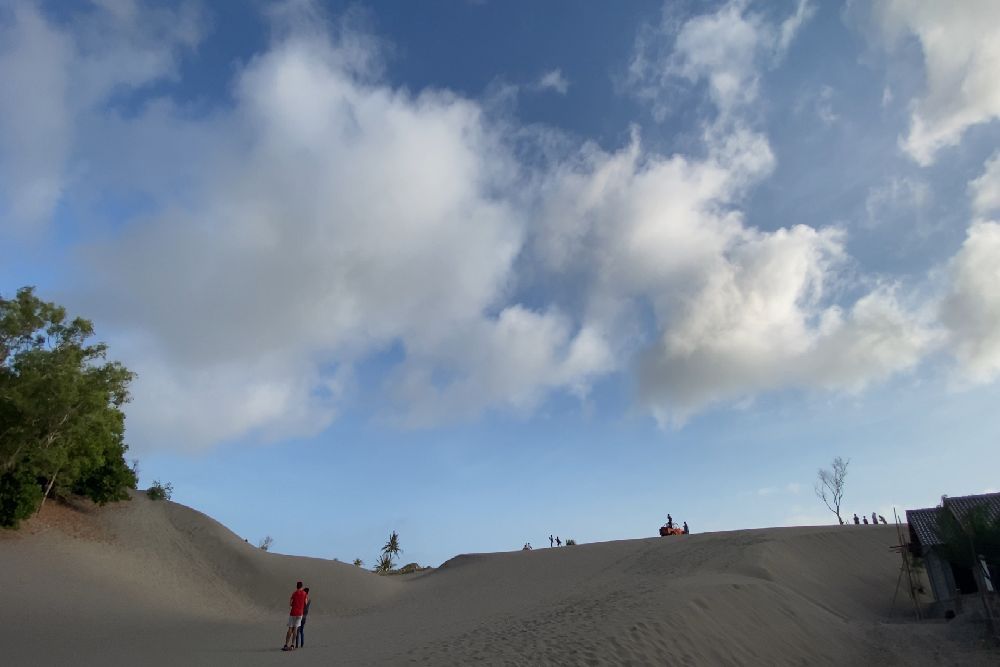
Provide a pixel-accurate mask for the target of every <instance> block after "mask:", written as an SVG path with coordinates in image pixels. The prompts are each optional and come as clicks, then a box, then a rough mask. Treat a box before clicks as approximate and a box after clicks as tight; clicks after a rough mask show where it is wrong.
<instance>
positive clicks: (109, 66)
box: [0, 0, 202, 228]
mask: <svg viewBox="0 0 1000 667" xmlns="http://www.w3.org/2000/svg"><path fill="white" fill-rule="evenodd" d="M2 16H3V15H0V17H2ZM6 18H7V21H6V22H2V18H0V81H3V83H4V94H3V95H2V96H0V212H3V213H4V216H3V217H4V218H5V221H6V224H7V225H8V226H9V227H18V228H26V227H27V228H31V227H37V226H38V225H39V224H41V223H44V222H45V221H47V220H48V218H49V216H50V215H51V214H52V212H53V210H54V209H55V207H56V205H57V204H58V202H59V200H60V198H61V196H62V194H63V191H64V189H65V187H66V180H67V179H68V178H70V177H71V175H70V174H69V173H67V170H68V162H69V160H70V156H71V154H72V153H73V151H74V148H75V146H76V142H77V139H78V136H77V135H78V133H79V131H80V126H81V124H82V123H84V122H85V120H86V116H87V114H88V113H91V112H93V111H94V110H95V109H96V108H97V107H99V106H101V105H102V104H103V103H105V102H106V101H107V100H108V98H109V97H110V96H112V95H121V94H122V93H123V92H127V91H130V90H134V89H137V88H139V87H141V86H144V85H147V84H149V83H152V82H154V81H157V80H161V79H164V78H168V77H171V76H173V75H174V74H175V73H176V68H177V64H178V61H179V58H180V57H181V55H182V54H183V53H184V52H186V51H188V50H190V49H191V48H193V47H194V46H196V45H197V44H198V42H199V40H200V37H201V32H202V28H201V26H202V20H201V17H200V15H199V13H198V12H197V11H196V10H195V9H194V8H193V7H191V6H187V5H184V6H181V7H180V8H179V9H177V10H166V9H153V8H151V7H148V6H145V5H143V4H141V3H139V2H138V1H132V0H119V1H115V2H112V1H110V0H106V1H103V2H96V3H94V8H93V11H91V12H88V13H85V14H81V15H79V16H76V17H74V18H75V19H76V21H77V23H76V29H74V30H72V31H70V30H68V29H66V28H63V27H59V26H57V25H55V24H54V23H53V22H52V21H49V20H48V19H47V18H46V17H45V16H44V15H42V14H41V12H40V11H39V9H38V7H37V6H36V4H35V3H30V2H15V3H14V4H13V6H12V8H11V11H10V13H9V14H7V15H6Z"/></svg>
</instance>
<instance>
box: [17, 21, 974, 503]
mask: <svg viewBox="0 0 1000 667" xmlns="http://www.w3.org/2000/svg"><path fill="white" fill-rule="evenodd" d="M108 7H109V8H108V9H104V10H101V11H102V12H105V13H107V14H109V15H111V14H113V15H114V16H115V17H116V18H115V21H118V22H120V24H121V25H125V26H130V28H129V30H132V31H134V32H136V33H137V34H145V32H144V31H145V30H146V28H145V27H144V26H146V25H147V24H146V22H145V21H143V20H142V16H144V14H143V15H138V14H136V13H135V12H146V11H149V10H148V9H130V8H133V7H134V6H133V5H131V4H130V3H127V2H126V3H121V4H119V5H114V6H112V5H110V4H109V5H108ZM113 8H118V10H116V11H119V13H115V12H114V11H112V9H113ZM307 9H308V8H307ZM808 13H809V12H808V6H807V5H806V4H805V3H800V4H799V5H798V10H797V12H796V13H795V14H794V15H793V16H792V17H790V18H788V19H786V21H785V22H784V23H783V24H781V25H772V24H770V23H767V22H766V21H764V19H763V18H761V17H759V16H757V15H756V14H753V13H751V12H749V11H748V10H747V9H746V5H745V3H740V2H736V3H730V4H729V5H727V6H726V7H724V8H723V9H722V10H720V11H719V12H717V13H716V14H713V15H710V16H708V17H696V18H695V19H692V20H691V21H690V22H689V24H686V25H685V26H682V27H681V28H680V31H679V32H678V36H677V51H676V53H674V54H673V55H670V56H669V57H668V58H667V60H666V61H665V62H667V63H668V64H669V65H670V67H672V68H675V69H674V70H673V71H672V72H671V73H669V75H668V77H667V78H676V77H677V76H681V77H685V78H691V79H692V80H702V79H704V80H705V81H707V82H708V86H709V88H708V90H709V93H708V94H709V96H710V97H711V98H712V99H713V100H714V101H715V103H716V104H717V105H718V106H719V109H720V112H721V113H722V114H724V115H726V116H727V117H726V118H725V119H724V122H716V123H710V124H708V125H707V126H706V129H705V131H704V135H703V141H702V146H701V148H703V149H704V150H702V151H700V152H699V154H698V156H697V157H695V156H691V155H682V154H674V155H666V156H664V155H656V154H651V153H648V152H646V151H644V150H643V149H642V146H641V142H640V140H639V135H638V132H637V131H636V132H635V133H634V134H633V138H632V140H631V141H630V143H629V144H628V145H627V146H625V147H624V148H622V149H620V150H617V151H612V152H608V151H605V150H602V149H601V148H599V147H597V146H595V145H592V144H585V145H583V146H581V147H579V148H578V150H568V151H566V152H565V153H562V154H559V155H558V156H555V157H553V158H552V160H551V161H550V162H548V163H546V166H545V167H528V166H527V165H525V164H523V163H521V162H519V161H518V159H517V157H516V156H515V152H514V151H512V150H510V149H509V146H508V143H507V140H508V136H507V135H506V134H504V133H505V132H508V131H510V127H509V125H511V124H513V125H515V127H514V130H513V131H514V132H515V133H517V131H518V129H519V128H517V127H516V123H511V122H510V121H509V119H501V122H498V123H494V122H493V121H492V120H491V118H490V117H489V115H488V114H486V113H485V112H484V111H483V108H482V106H481V105H480V104H479V103H477V102H475V101H472V100H469V99H466V98H462V97H460V96H458V95H455V94H452V93H449V92H447V91H435V90H425V91H422V92H419V93H415V94H414V93H410V92H407V91H405V90H401V89H395V88H392V87H391V86H389V85H387V84H386V83H385V82H384V81H382V80H381V79H380V78H379V67H378V62H379V51H378V45H377V44H376V43H375V42H374V41H372V40H370V39H365V38H364V37H363V36H358V35H357V34H355V33H353V32H351V31H341V34H340V35H339V36H338V37H335V38H330V37H327V36H325V35H323V34H319V33H318V32H317V31H315V30H313V29H311V28H310V27H309V25H310V24H313V23H315V22H314V21H311V20H301V19H297V18H296V17H297V16H298V15H296V14H295V13H294V11H291V13H289V12H288V11H285V12H279V16H278V18H276V19H275V20H278V21H282V22H284V23H283V24H282V25H283V26H284V27H283V28H282V29H281V30H276V31H275V34H276V37H275V39H274V41H273V43H272V44H270V46H269V47H268V48H267V49H266V50H265V51H264V52H262V53H260V54H258V55H257V56H256V57H254V58H253V59H252V60H250V61H249V62H248V63H247V64H246V65H245V66H243V67H242V68H241V69H239V70H238V71H237V72H236V74H235V76H234V80H233V82H232V83H233V85H232V103H231V105H227V106H225V107H220V108H213V109H211V110H208V111H206V112H204V113H200V114H192V113H190V112H189V111H188V110H186V109H183V108H179V107H177V106H176V105H175V104H174V103H173V102H171V100H170V99H167V98H156V99H149V100H145V101H144V102H143V104H142V105H140V106H139V107H138V108H137V109H136V110H135V112H134V113H131V114H128V115H123V114H117V113H114V112H112V111H109V110H108V109H107V106H106V104H105V103H104V102H106V99H105V98H106V97H107V95H108V91H109V90H111V88H114V87H115V86H120V85H125V86H126V87H128V86H139V85H143V84H144V83H148V82H150V81H154V80H158V79H159V78H163V77H168V76H171V75H172V73H173V71H174V68H175V66H176V58H177V53H178V50H179V49H182V48H184V47H185V45H188V44H190V43H193V41H192V40H193V39H194V37H193V35H195V34H196V31H186V30H180V29H179V28H178V30H177V31H175V32H171V33H169V34H171V35H173V36H172V37H171V38H170V39H167V40H166V41H165V42H163V43H164V44H166V46H163V45H162V44H161V42H156V43H157V44H161V45H160V46H159V47H157V48H156V49H153V53H154V54H158V55H157V56H156V57H150V58H149V59H147V60H143V58H141V57H139V56H138V55H137V54H139V53H140V52H141V51H142V50H141V49H140V50H138V51H123V52H121V53H126V54H129V55H132V56H135V57H136V61H135V62H133V63H131V64H129V65H127V66H126V65H120V64H118V63H115V62H112V61H111V60H110V56H109V55H108V54H110V53H113V52H114V53H119V52H118V51H115V50H114V49H112V50H110V51H108V52H107V53H105V52H104V51H101V50H100V49H96V47H94V49H96V50H94V49H91V48H90V47H87V48H86V49H84V48H83V47H81V46H80V44H82V43H83V42H82V41H81V40H82V39H83V38H82V37H81V36H80V35H77V34H73V35H69V34H68V33H64V32H60V31H59V30H57V29H55V28H53V27H52V26H51V25H50V24H49V23H46V22H45V20H44V19H43V18H42V17H40V16H39V15H37V14H30V16H33V17H34V19H30V20H35V22H36V24H37V25H36V24H31V25H30V26H29V27H31V29H30V30H24V31H22V32H21V33H19V34H20V35H21V37H23V39H24V40H27V41H32V40H37V41H38V42H39V43H40V44H41V45H42V46H38V44H35V43H33V42H32V44H30V45H29V46H30V48H28V47H27V46H24V45H23V44H21V42H17V44H18V49H19V50H18V51H16V54H17V58H20V57H26V56H25V54H28V55H30V54H32V53H35V51H36V50H39V49H41V51H39V52H47V51H46V49H48V48H49V47H50V46H52V44H50V41H51V39H56V38H57V39H56V41H57V42H58V43H60V44H63V45H65V48H67V49H68V50H69V51H68V53H69V54H71V56H72V57H65V58H63V59H62V60H59V61H58V62H57V63H56V64H54V65H52V76H53V77H54V80H56V81H64V79H67V78H73V77H74V76H77V75H78V74H79V75H80V76H83V77H84V79H86V80H88V81H91V82H94V81H97V82H103V83H91V84H88V85H87V86H85V87H84V88H85V89H86V90H88V91H90V92H89V93H88V94H87V95H84V96H79V95H76V94H73V95H64V96H63V97H58V96H57V97H55V98H54V102H53V104H54V106H56V107H57V110H56V111H57V112H58V113H56V114H55V117H56V118H57V120H58V122H55V121H54V124H55V125H59V124H60V123H61V124H62V126H65V127H66V128H68V129H67V130H66V132H67V135H66V138H65V140H63V139H60V142H61V144H60V145H61V146H62V147H61V148H60V149H59V151H56V152H55V153H53V154H54V155H55V157H54V158H52V157H51V156H50V157H45V156H46V155H47V153H45V151H41V152H40V153H39V154H40V155H42V157H44V160H43V162H44V169H39V170H37V171H38V173H43V172H44V173H45V174H50V175H54V176H53V178H54V179H55V180H54V181H53V182H55V183H56V184H57V185H56V190H54V192H55V193H56V194H54V195H53V197H54V198H55V199H49V200H46V203H45V205H44V206H41V207H39V208H37V210H35V213H34V214H33V215H36V216H41V217H44V216H45V212H46V210H49V211H50V209H51V206H52V205H54V202H55V201H58V200H59V198H60V197H68V196H69V197H72V196H78V195H79V192H80V191H81V190H87V191H88V192H89V191H95V192H97V193H101V192H105V191H107V192H114V193H120V192H125V193H128V194H133V193H137V194H139V195H141V197H142V198H143V200H144V201H146V202H148V206H147V207H146V209H145V212H144V213H143V215H142V217H141V218H140V219H130V220H126V221H121V228H120V229H117V230H113V232H109V233H108V234H107V235H95V237H96V238H97V239H98V240H96V241H94V243H93V244H92V245H90V246H89V247H87V248H86V249H85V250H84V251H81V266H80V267H78V268H79V269H80V274H79V275H80V276H81V277H80V278H79V280H78V283H79V288H80V290H81V291H83V292H86V293H87V294H88V295H89V302H87V303H81V304H80V305H81V306H85V308H83V307H82V308H81V311H82V312H86V313H88V315H89V314H93V315H94V316H95V317H96V318H97V319H98V320H99V322H100V323H102V324H103V323H108V324H111V325H113V326H114V327H116V331H117V332H118V333H117V338H118V340H117V341H115V342H116V348H115V349H116V350H122V351H123V352H124V354H123V355H122V356H123V358H124V361H125V362H126V363H127V364H128V365H129V366H130V367H133V368H134V369H135V370H137V371H138V372H139V379H138V380H137V384H136V386H135V391H134V393H135V396H136V402H135V403H134V404H133V405H132V406H130V411H129V429H130V438H132V439H133V442H134V443H135V444H137V445H139V446H142V445H144V444H148V443H172V444H176V445H183V446H190V447H197V446H202V445H208V444H211V443H215V442H220V441H229V440H237V439H241V438H247V437H256V438H259V439H263V440H271V439H278V438H282V437H291V436H306V435H310V434H313V433H316V432H317V431H320V430H322V429H323V428H325V427H326V426H327V425H328V424H329V423H330V422H331V420H332V419H334V418H335V417H336V415H337V412H338V410H339V409H340V406H341V403H340V400H341V398H342V397H343V396H345V395H346V394H349V393H350V391H351V388H352V386H353V384H352V380H351V378H352V371H353V369H354V368H356V367H357V366H358V365H359V364H360V363H362V362H364V361H366V360H369V359H372V358H373V357H377V356H378V355H380V354H381V353H386V352H387V353H389V354H387V355H386V356H385V357H382V359H385V358H387V357H389V358H392V359H393V361H392V362H391V363H392V367H391V369H390V370H388V371H386V372H385V373H384V375H382V376H380V377H381V379H383V380H384V381H385V382H386V383H387V386H386V387H385V388H384V391H383V393H382V394H381V396H386V397H389V398H391V399H394V400H395V401H397V403H396V407H397V408H398V410H397V411H396V412H394V413H393V416H398V417H400V419H401V420H402V421H404V422H406V423H408V424H416V425H423V424H431V423H437V422H439V421H442V420H452V419H461V418H465V417H472V416H475V415H478V414H480V413H481V412H482V411H484V410H488V409H491V408H500V409H505V410H513V411H515V412H528V411H530V410H532V409H534V408H535V407H537V406H538V405H539V404H540V403H541V402H542V401H544V399H545V398H546V397H547V396H548V395H550V394H551V393H552V392H557V391H564V392H569V393H572V394H574V395H578V396H584V395H586V394H587V392H588V391H589V389H590V387H591V385H592V383H593V382H594V381H595V380H596V379H598V378H600V377H602V376H603V375H605V374H607V373H610V372H615V371H625V372H630V373H633V374H634V375H635V376H636V377H637V378H638V385H639V391H640V395H639V400H640V401H641V403H642V404H643V405H644V406H645V407H647V408H648V409H649V410H650V411H651V412H652V413H653V414H654V415H656V416H657V418H658V419H660V420H661V421H662V422H664V423H667V422H676V421H678V420H682V419H684V418H685V417H686V416H687V415H689V414H691V413H693V412H695V411H698V410H702V409H705V408H706V407H707V406H710V405H713V404H719V403H723V404H724V403H729V402H734V401H739V400H742V399H745V398H747V397H752V396H754V395H755V394H757V393H759V392H764V391H770V390H775V389H780V388H784V387H805V388H809V389H812V388H819V389H829V390H834V391H859V390H861V389H863V388H864V387H866V386H868V385H869V384H870V383H872V382H877V381H880V380H883V379H885V378H887V377H889V376H890V375H892V374H893V373H896V372H900V371H903V370H906V369H909V368H912V367H913V366H914V365H915V364H916V363H917V361H918V360H919V359H920V357H921V354H922V353H923V352H924V351H925V350H926V349H927V348H928V347H929V346H930V345H931V343H932V341H933V331H932V327H931V325H929V324H927V323H925V322H923V321H922V320H921V319H920V318H919V317H917V316H916V315H915V314H913V313H912V312H911V311H910V309H908V308H907V307H906V306H905V305H904V304H903V303H902V300H901V299H900V298H898V296H897V293H896V290H895V289H894V288H893V287H892V286H891V285H886V286H879V287H876V288H874V289H872V290H870V291H869V292H868V293H867V294H861V295H860V296H859V297H858V298H856V299H854V300H844V299H841V298H838V297H839V291H838V290H837V289H836V287H837V286H838V285H839V284H841V283H842V282H844V281H845V280H846V279H847V278H846V276H847V274H848V272H849V271H850V261H849V258H848V257H847V256H846V251H845V247H844V235H843V233H842V232H841V231H839V230H836V229H830V228H826V229H818V228H815V227H812V226H809V225H808V224H802V223H800V224H787V225H785V226H782V224H781V221H777V223H776V224H772V225H770V226H769V229H768V230H767V231H765V230H763V229H759V228H755V227H752V226H750V225H749V224H748V223H747V221H746V220H745V218H744V215H743V213H742V211H741V206H742V204H743V202H744V200H745V198H746V196H747V195H748V193H749V192H750V190H751V189H752V188H753V187H754V186H755V185H756V184H757V183H759V182H760V181H761V180H762V179H764V178H767V177H768V176H769V175H770V174H771V173H772V171H773V169H774V166H775V157H774V154H773V152H772V150H771V147H770V145H769V143H768V141H767V138H766V137H764V136H763V135H761V134H760V133H758V132H755V131H754V130H752V129H751V128H749V127H748V125H747V124H746V123H745V122H744V121H743V120H742V118H741V116H740V114H739V113H737V111H738V110H739V109H740V107H741V105H743V104H744V103H746V102H749V101H752V99H753V97H754V96H755V95H756V94H757V93H756V85H757V83H756V82H757V77H758V74H756V72H757V71H758V68H759V67H767V66H770V63H773V62H774V60H775V59H777V58H779V57H780V56H781V54H782V53H783V52H784V51H785V50H786V49H787V48H788V43H789V41H790V40H791V38H792V35H794V34H795V31H796V29H797V28H798V26H799V25H801V23H802V21H803V20H805V17H806V16H807V15H808ZM101 16H103V14H102V15H101ZM19 20H21V19H19ZM30 20H28V19H25V21H28V23H24V25H29V23H30ZM102 20H110V19H106V18H105V19H102ZM18 25H21V24H18ZM122 31H123V33H122V34H130V33H128V31H127V30H126V29H125V28H122ZM53 35H54V36H55V37H54V38H53V37H52V36H53ZM729 36H732V37H733V39H734V40H735V41H734V43H732V44H730V45H725V44H723V45H722V46H719V45H718V44H715V43H714V42H712V40H714V39H722V38H728V37H729ZM112 41H113V40H112ZM120 41H121V42H122V43H125V44H132V42H131V41H130V40H127V39H124V38H123V39H122V40H120ZM26 43H27V42H26ZM22 47H23V48H22ZM43 47H44V48H43ZM90 53H97V54H103V55H101V57H100V58H97V57H96V56H95V57H94V58H91V60H89V61H88V59H87V57H86V56H87V54H90ZM10 57H11V58H14V59H13V60H12V61H11V62H12V63H14V64H15V65H16V63H17V59H16V58H15V57H14V56H10ZM743 57H748V58H749V62H750V63H751V67H749V68H748V69H744V68H743V66H744V64H745V63H742V62H740V59H741V58H743ZM70 61H73V62H70ZM76 61H80V62H90V63H91V64H90V65H88V68H84V69H79V67H80V65H79V63H78V62H76ZM57 75H58V76H57ZM60 77H62V78H60ZM663 81H666V79H663V80H661V81H660V82H661V83H662V82H663ZM647 83H653V81H652V80H650V81H648V82H647ZM63 85H64V84H63V83H59V85H58V86H55V88H56V89H59V87H60V86H63ZM734 85H735V86H736V88H734V87H733V86H734ZM109 86H110V88H109ZM102 100H103V101H102ZM53 113H55V112H53ZM19 122H20V121H19ZM80 127H84V128H86V132H78V131H77V129H76V128H80ZM541 134H545V133H544V132H543V133H541ZM547 139H552V134H546V135H545V136H542V137H540V139H539V140H540V141H542V142H544V141H546V140H547ZM568 142H569V140H568V139H566V138H565V137H558V140H553V141H552V143H553V144H560V145H563V146H565V145H566V144H567V143H568ZM76 153H79V154H83V155H85V156H86V163H87V165H86V166H87V168H86V169H82V170H81V174H82V175H81V177H80V178H81V180H80V182H78V183H77V182H71V181H66V180H65V179H64V174H65V173H67V172H73V171H74V170H75V169H77V167H78V166H79V165H80V164H82V161H81V160H76V161H75V160H74V158H73V155H74V154H76ZM150 156H156V158H157V159H156V160H150ZM67 165H69V166H67ZM32 178H36V177H35V176H32ZM38 178H40V177H38ZM43 180H44V179H43ZM40 182H41V181H40ZM67 193H68V194H67ZM804 222H808V221H803V223H804ZM956 261H957V260H956ZM523 293H528V294H531V303H532V306H531V307H529V306H528V305H527V304H526V302H527V298H526V299H523V300H522V299H519V298H518V297H517V296H516V295H518V294H523ZM789 492H791V491H789Z"/></svg>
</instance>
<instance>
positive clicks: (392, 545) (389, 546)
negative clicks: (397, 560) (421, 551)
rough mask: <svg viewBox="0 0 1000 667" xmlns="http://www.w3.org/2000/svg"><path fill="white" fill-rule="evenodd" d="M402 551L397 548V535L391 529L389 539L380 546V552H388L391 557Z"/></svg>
mask: <svg viewBox="0 0 1000 667" xmlns="http://www.w3.org/2000/svg"><path fill="white" fill-rule="evenodd" d="M402 552H403V550H402V549H400V548H399V535H397V534H396V531H392V535H390V536H389V541H388V542H386V543H385V546H384V547H382V553H383V555H384V554H388V555H389V556H390V557H392V556H398V555H399V554H401V553H402Z"/></svg>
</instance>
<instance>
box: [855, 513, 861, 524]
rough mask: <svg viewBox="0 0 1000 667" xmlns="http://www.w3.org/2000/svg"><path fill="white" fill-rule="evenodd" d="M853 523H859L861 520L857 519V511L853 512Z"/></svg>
mask: <svg viewBox="0 0 1000 667" xmlns="http://www.w3.org/2000/svg"><path fill="white" fill-rule="evenodd" d="M854 525H855V526H859V525H861V521H860V520H859V519H858V513H857V512H855V513H854Z"/></svg>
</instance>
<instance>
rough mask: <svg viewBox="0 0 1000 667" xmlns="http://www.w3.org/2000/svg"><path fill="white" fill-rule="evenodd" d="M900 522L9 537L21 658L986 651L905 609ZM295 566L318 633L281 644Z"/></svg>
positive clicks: (680, 661)
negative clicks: (394, 554) (323, 550)
mask: <svg viewBox="0 0 1000 667" xmlns="http://www.w3.org/2000/svg"><path fill="white" fill-rule="evenodd" d="M894 540H895V531H894V529H893V528H891V527H864V526H862V527H854V526H848V527H832V526H831V527H815V528H783V529H766V530H748V531H737V532H730V533H714V534H704V535H691V536H687V537H677V538H674V537H669V538H649V539H639V540H627V541H619V542H605V543H599V544H586V545H580V546H575V547H563V548H561V549H538V550H535V551H532V552H520V551H517V552H509V553H496V554H473V555H463V556H458V557H456V558H453V559H452V560H450V561H448V562H447V563H445V564H444V565H443V566H442V567H440V568H438V569H437V570H433V571H429V572H424V573H420V574H416V575H410V576H407V577H379V576H376V575H373V574H371V573H369V572H366V571H363V570H360V569H358V568H355V567H353V566H351V565H347V564H344V563H338V562H333V561H325V560H319V559H311V558H299V557H293V556H282V555H278V554H268V553H264V552H261V551H260V550H258V549H256V548H254V547H253V546H251V545H249V544H246V543H245V542H244V541H243V540H242V539H240V538H239V537H237V536H236V535H234V534H233V533H232V532H230V531H229V530H227V529H226V528H225V527H224V526H222V525H221V524H219V523H218V522H216V521H214V520H212V519H211V518H209V517H207V516H205V515H203V514H201V513H199V512H196V511H194V510H192V509H189V508H187V507H184V506H182V505H177V504H174V503H169V502H153V501H150V500H148V499H147V498H145V496H144V495H142V494H138V495H137V496H136V497H135V498H134V499H133V501H132V502H127V503H120V504H118V505H115V506H109V507H106V508H103V509H89V510H84V511H75V510H71V509H66V508H62V507H57V506H56V507H52V508H48V509H47V510H46V511H45V512H44V513H43V516H42V517H40V518H39V519H37V520H34V521H33V522H32V523H31V524H30V525H28V526H27V527H26V529H24V530H22V531H21V532H19V533H10V532H7V533H3V534H0V642H2V645H3V647H4V648H3V650H2V656H3V659H2V661H0V663H2V664H12V665H21V664H24V665H29V664H31V665H48V664H63V663H65V664H70V663H72V664H76V665H99V664H100V665H107V664H121V665H138V664H149V665H275V664H285V663H288V662H295V663H296V664H299V665H329V664H334V663H335V664H352V665H354V664H357V665H383V664H384V665H394V664H430V665H437V664H449V665H468V664H475V663H482V664H498V665H504V664H509V665H530V664H565V665H578V664H584V665H586V664H592V665H603V664H632V665H647V664H655V665H665V664H670V665H848V664H851V665H876V664H877V665H882V664H886V665H892V664H898V665H939V664H940V665H960V664H961V665H965V664H968V665H977V664H982V665H987V664H998V658H1000V654H998V653H996V652H994V653H988V652H986V651H985V650H984V649H981V648H975V643H974V642H972V641H971V640H970V638H969V636H967V634H963V632H962V631H961V628H960V627H958V626H956V625H955V624H950V625H946V624H943V623H930V624H928V623H923V624H917V623H915V622H911V621H908V620H906V619H905V618H904V616H903V615H902V614H901V613H900V612H901V610H902V607H903V605H902V604H900V603H897V609H896V617H895V618H892V619H890V618H889V611H890V604H891V602H892V597H893V592H894V589H895V585H896V576H897V574H898V569H899V561H898V557H897V556H895V555H894V554H893V553H891V552H890V551H889V549H888V547H889V545H890V544H892V543H893V542H894ZM296 579H303V580H305V581H307V582H308V584H309V586H310V587H311V588H312V591H313V600H314V602H313V612H312V614H311V615H310V617H309V623H308V626H307V646H306V648H305V649H303V650H300V651H298V652H296V653H294V654H286V653H282V652H280V651H279V650H278V648H279V647H280V645H281V640H282V638H283V623H284V620H285V618H286V614H287V606H286V601H287V598H288V594H289V593H290V592H291V588H292V586H293V585H294V582H295V580H296Z"/></svg>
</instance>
